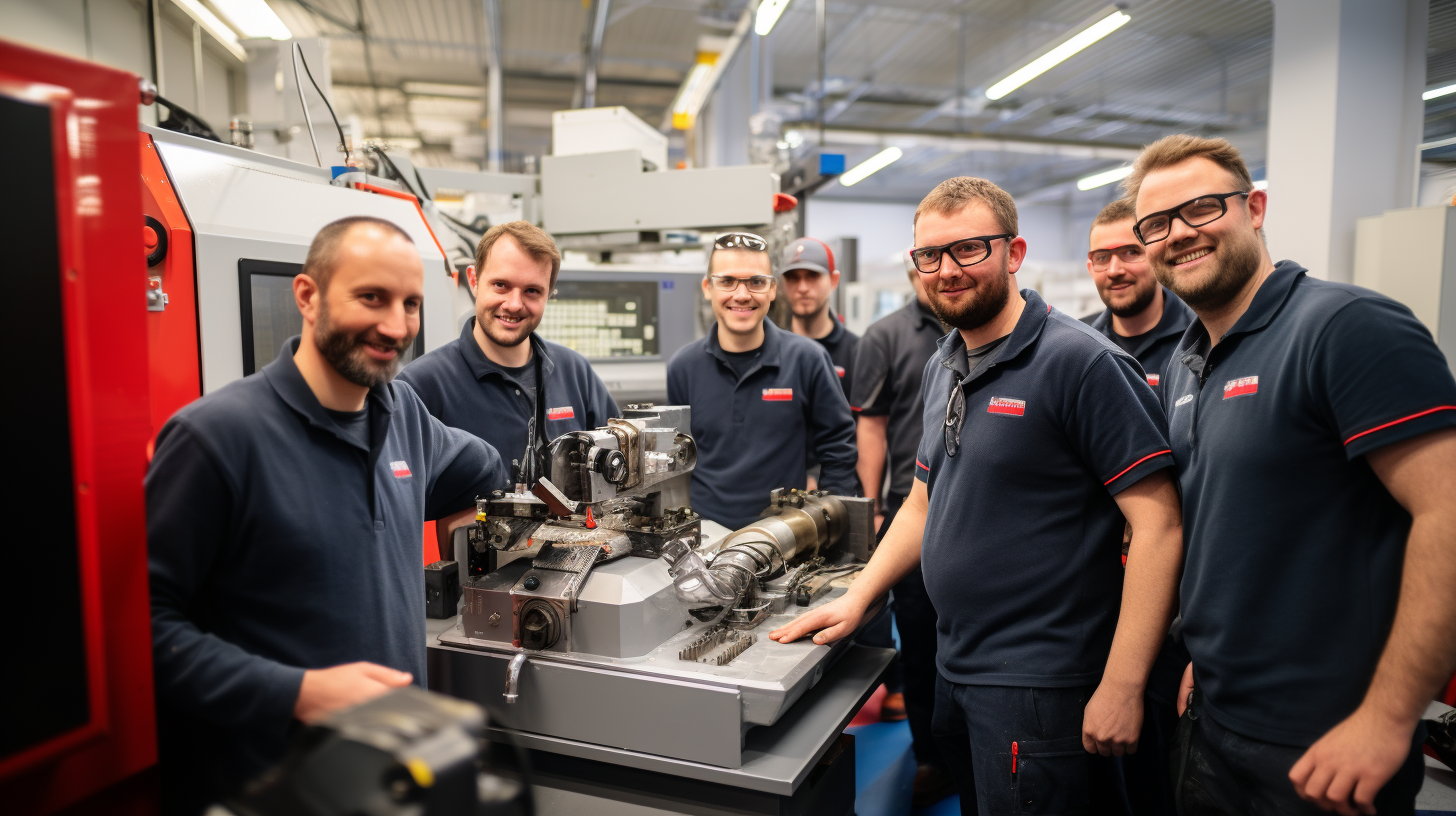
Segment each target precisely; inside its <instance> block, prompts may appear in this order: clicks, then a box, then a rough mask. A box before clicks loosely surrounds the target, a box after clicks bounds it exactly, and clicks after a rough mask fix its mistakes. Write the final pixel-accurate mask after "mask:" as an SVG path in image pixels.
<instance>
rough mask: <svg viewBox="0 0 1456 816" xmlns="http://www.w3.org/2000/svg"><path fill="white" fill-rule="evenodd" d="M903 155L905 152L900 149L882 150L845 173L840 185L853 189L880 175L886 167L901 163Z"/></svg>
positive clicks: (889, 148) (840, 179)
mask: <svg viewBox="0 0 1456 816" xmlns="http://www.w3.org/2000/svg"><path fill="white" fill-rule="evenodd" d="M903 155H905V151H903V150H901V149H900V148H898V147H887V148H885V149H884V150H881V151H880V152H878V153H876V154H875V155H873V156H870V157H869V158H868V159H865V160H864V161H862V162H860V163H859V164H856V165H855V166H854V167H851V168H850V169H849V170H847V171H845V172H844V174H843V175H841V176H840V177H839V183H840V184H842V185H844V186H845V187H853V186H854V185H856V184H859V183H860V182H861V181H864V180H865V179H867V178H869V177H870V176H871V175H873V174H875V173H878V172H879V171H881V170H884V169H885V168H886V167H889V166H890V165H892V164H894V163H895V162H897V161H899V160H900V157H901V156H903Z"/></svg>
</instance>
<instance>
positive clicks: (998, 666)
mask: <svg viewBox="0 0 1456 816" xmlns="http://www.w3.org/2000/svg"><path fill="white" fill-rule="evenodd" d="M1016 228H1017V224H1016V205H1015V203H1014V202H1012V200H1011V197H1010V196H1009V195H1007V194H1006V192H1005V191H1004V190H1002V189H1001V188H999V187H997V186H996V185H994V184H992V183H990V182H988V181H985V180H984V179H977V178H968V177H960V178H953V179H950V180H948V181H946V182H943V183H942V184H941V185H940V186H938V187H936V188H935V190H933V191H931V193H930V195H928V196H926V198H925V200H924V201H922V202H921V203H920V206H919V208H917V210H916V214H915V243H916V247H915V249H913V250H911V257H912V258H913V260H914V262H915V266H916V268H917V269H918V270H919V272H920V274H921V275H922V276H924V280H925V281H926V294H927V295H928V296H929V299H930V302H931V305H932V306H933V307H934V308H935V310H936V313H937V314H939V315H940V318H941V320H943V321H944V322H945V323H947V324H949V325H950V326H952V327H954V328H955V331H953V332H951V333H950V334H949V335H947V336H946V337H945V338H944V339H943V340H942V341H941V343H940V348H939V350H938V352H937V354H936V356H935V357H934V358H932V359H931V360H930V361H929V362H928V363H927V364H926V367H925V374H924V385H923V400H924V403H925V413H924V417H923V419H924V425H925V428H926V433H925V435H924V438H923V439H922V441H921V444H920V450H919V453H918V456H917V461H916V483H915V485H914V487H913V488H912V489H911V492H910V496H909V498H908V499H907V500H906V502H905V504H904V506H902V507H901V508H900V512H899V513H898V514H897V515H896V516H895V521H894V523H893V524H892V525H891V526H890V530H889V532H887V533H886V534H885V537H884V539H883V540H882V541H881V542H880V546H879V549H877V550H876V551H875V554H874V557H873V558H872V559H871V560H870V563H869V565H868V566H867V567H866V568H865V570H864V572H862V573H861V574H860V575H859V577H858V578H857V579H856V580H855V582H854V584H853V585H851V587H850V589H849V591H848V592H846V593H845V594H844V595H843V596H841V597H840V598H839V599H837V600H835V601H833V602H831V603H829V604H826V605H825V606H823V607H820V608H819V609H816V610H814V611H812V612H809V613H806V614H805V615H802V616H800V617H799V618H798V619H797V620H795V621H794V622H792V623H790V624H789V625H787V626H784V627H782V628H780V629H778V630H776V631H774V632H770V633H769V637H771V638H773V639H775V640H778V641H779V642H789V641H792V640H795V639H797V638H799V637H801V636H803V635H805V634H807V633H809V632H812V631H815V630H821V631H819V632H818V634H816V635H814V642H815V643H828V642H830V641H833V640H836V639H838V638H840V637H843V636H845V635H847V634H850V633H852V632H853V631H854V630H855V628H856V627H857V626H858V624H859V622H860V620H861V619H862V618H863V616H864V613H865V610H866V608H868V606H869V604H870V603H871V602H872V601H873V600H874V599H875V598H876V597H878V596H880V595H883V594H884V593H885V592H886V591H887V590H889V589H890V587H891V586H893V585H894V584H895V582H896V581H898V580H899V579H900V578H902V577H904V576H905V575H906V574H907V573H909V572H910V570H911V569H913V568H914V567H915V565H916V564H917V563H920V562H922V561H923V567H924V569H923V572H924V576H925V588H926V590H927V591H928V593H929V595H930V599H931V601H932V603H933V604H934V605H935V611H936V613H937V616H938V621H937V629H938V635H939V638H938V640H939V643H938V646H937V654H936V661H937V664H938V667H939V669H940V672H939V677H938V679H937V684H936V700H935V713H934V730H935V733H936V737H937V739H938V740H939V742H940V746H941V752H942V754H943V755H944V756H945V758H946V762H947V764H948V766H949V770H950V772H951V773H952V775H954V776H955V777H956V780H957V783H958V786H959V787H960V790H961V809H962V812H963V813H976V812H979V813H981V814H990V813H1009V812H1012V811H1020V810H1022V809H1023V808H1027V807H1030V808H1032V812H1045V813H1064V812H1065V813H1089V812H1107V811H1116V810H1117V809H1118V808H1120V806H1121V803H1120V795H1118V794H1117V792H1116V781H1115V777H1114V773H1115V770H1114V768H1113V767H1112V764H1111V761H1110V760H1107V759H1106V757H1107V756H1108V755H1121V754H1124V753H1126V752H1128V751H1133V750H1136V748H1137V740H1138V732H1139V728H1140V726H1141V720H1142V696H1143V689H1144V685H1145V683H1146V682H1147V677H1148V671H1149V669H1150V668H1151V666H1152V664H1153V659H1154V657H1155V656H1156V654H1157V652H1158V647H1159V646H1160V645H1161V643H1162V642H1163V637H1164V636H1165V635H1166V634H1167V631H1168V623H1169V621H1170V620H1171V619H1172V612H1173V604H1174V590H1175V585H1176V582H1177V574H1178V567H1179V563H1180V561H1181V557H1182V533H1181V525H1180V522H1179V515H1178V496H1177V492H1176V490H1175V489H1174V486H1173V477H1172V475H1171V474H1170V473H1169V472H1168V471H1167V468H1168V467H1170V466H1171V465H1172V456H1171V455H1170V454H1169V450H1168V443H1167V439H1166V437H1165V435H1164V433H1163V430H1162V422H1161V413H1162V412H1161V411H1160V410H1159V408H1158V404H1157V400H1156V398H1155V397H1154V396H1153V393H1152V390H1151V389H1149V388H1148V386H1147V383H1146V381H1144V380H1143V377H1142V372H1141V370H1140V369H1139V368H1138V366H1137V363H1136V362H1134V361H1133V359H1132V358H1131V357H1129V356H1127V355H1126V354H1125V353H1124V352H1122V351H1121V350H1120V349H1118V348H1117V347H1116V346H1114V345H1112V344H1111V343H1109V342H1108V341H1107V340H1106V339H1105V338H1103V337H1102V336H1101V335H1099V334H1097V333H1096V332H1094V331H1092V330H1091V329H1090V328H1089V327H1088V326H1087V325H1086V324H1084V323H1082V322H1080V321H1078V320H1076V319H1075V318H1071V317H1068V316H1067V315H1064V314H1062V313H1060V312H1057V311H1055V310H1053V309H1052V308H1051V307H1050V306H1048V305H1047V304H1046V303H1045V302H1044V301H1043V300H1042V299H1041V297H1040V296H1038V295H1037V293H1036V292H1034V291H1032V290H1030V289H1025V290H1021V291H1017V290H1016V289H1015V288H1014V287H1013V286H1012V283H1013V281H1014V276H1015V274H1016V271H1017V270H1018V269H1019V268H1020V267H1021V262H1022V259H1023V258H1024V257H1025V255H1026V241H1025V240H1023V239H1022V238H1020V237H1018V236H1017V234H1016ZM1124 517H1126V518H1127V519H1128V520H1129V521H1131V523H1132V530H1133V539H1132V546H1131V550H1130V552H1129V555H1128V559H1127V567H1126V571H1125V572H1124V569H1123V567H1122V565H1121V559H1120V550H1121V544H1122V532H1123V519H1124ZM1124 583H1126V590H1127V591H1126V592H1123V591H1122V590H1123V585H1124ZM1119 607H1120V612H1119ZM1098 754H1101V755H1102V756H1098Z"/></svg>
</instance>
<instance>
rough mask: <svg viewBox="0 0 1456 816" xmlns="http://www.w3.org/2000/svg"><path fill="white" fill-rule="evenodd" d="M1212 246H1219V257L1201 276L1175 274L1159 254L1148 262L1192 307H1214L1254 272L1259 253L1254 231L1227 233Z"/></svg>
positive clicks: (1205, 309)
mask: <svg viewBox="0 0 1456 816" xmlns="http://www.w3.org/2000/svg"><path fill="white" fill-rule="evenodd" d="M1214 249H1215V250H1216V251H1217V250H1222V255H1223V257H1222V258H1215V259H1214V260H1215V264H1216V265H1215V267H1214V268H1213V269H1210V270H1208V271H1207V272H1205V273H1204V274H1203V277H1202V280H1199V281H1192V280H1189V279H1187V278H1180V277H1178V275H1177V273H1176V272H1175V271H1174V269H1173V265H1172V264H1169V263H1166V262H1164V261H1163V260H1162V259H1161V258H1157V259H1154V260H1153V262H1152V264H1153V275H1154V276H1156V277H1157V279H1158V282H1159V283H1161V284H1163V285H1164V286H1166V287H1168V288H1169V289H1171V290H1172V291H1173V294H1175V295H1177V296H1178V297H1179V298H1181V299H1182V300H1183V302H1184V303H1187V304H1188V305H1189V306H1190V307H1192V308H1193V309H1195V310H1197V311H1200V312H1209V311H1217V310H1218V309H1220V308H1223V307H1224V306H1226V305H1228V304H1229V302H1231V301H1232V300H1233V299H1234V298H1235V297H1237V296H1238V294H1239V293H1240V292H1242V291H1243V289H1244V286H1245V285H1247V284H1248V282H1249V279H1251V278H1253V277H1254V275H1256V274H1258V272H1259V264H1260V262H1261V261H1262V260H1263V253H1262V252H1261V251H1260V250H1261V244H1260V241H1259V237H1258V234H1257V233H1253V234H1247V235H1241V236H1238V237H1233V236H1230V237H1229V238H1227V239H1225V240H1223V241H1222V242H1220V244H1219V245H1218V246H1216V247H1215V248H1214Z"/></svg>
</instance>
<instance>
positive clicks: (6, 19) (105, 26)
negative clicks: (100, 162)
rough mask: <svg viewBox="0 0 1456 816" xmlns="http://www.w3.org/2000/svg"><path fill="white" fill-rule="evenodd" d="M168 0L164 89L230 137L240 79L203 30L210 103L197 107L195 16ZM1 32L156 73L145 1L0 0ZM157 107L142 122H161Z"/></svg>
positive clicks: (205, 84) (146, 73) (41, 45)
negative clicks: (153, 68) (152, 59)
mask: <svg viewBox="0 0 1456 816" xmlns="http://www.w3.org/2000/svg"><path fill="white" fill-rule="evenodd" d="M160 1H161V2H162V9H163V17H162V83H161V86H162V94H163V95H164V96H166V97H167V98H168V99H171V100H172V101H173V102H176V103H177V104H178V105H181V106H182V107H184V108H187V109H188V110H190V111H192V112H193V113H196V114H197V115H199V116H201V117H202V118H203V120H204V121H206V122H207V123H208V124H209V125H211V126H212V128H213V130H215V131H217V132H218V135H220V136H222V137H223V138H224V139H226V138H227V129H228V121H229V120H230V119H231V118H232V117H233V116H234V115H236V114H237V113H239V107H240V105H239V101H238V100H237V93H236V90H235V89H236V84H237V76H236V72H235V71H234V68H233V66H231V65H229V64H228V62H229V61H232V58H231V57H226V58H223V57H220V56H219V55H218V52H217V48H216V47H215V46H214V45H213V44H212V43H211V42H210V39H211V35H208V34H207V33H206V32H204V33H203V41H204V47H203V51H202V86H203V93H202V104H201V106H200V107H199V106H197V104H196V96H195V95H194V94H195V79H194V76H195V74H194V71H193V68H194V66H193V61H192V21H191V19H189V18H187V17H186V15H185V14H183V13H182V12H181V11H180V10H179V9H177V8H176V6H175V5H174V4H172V3H171V2H166V1H165V0H160ZM0 21H3V27H0V37H3V38H5V39H7V40H11V41H14V42H18V43H21V44H22V45H28V46H31V47H33V48H41V49H44V50H47V51H55V52H58V53H61V54H65V55H67V56H71V57H76V58H78V59H85V60H92V61H94V62H99V63H101V64H103V65H108V66H111V67H113V68H119V69H121V70H123V71H130V72H131V73H133V74H136V75H137V76H141V77H147V78H149V79H150V78H151V75H152V68H151V56H150V55H151V51H150V45H149V42H150V38H149V37H148V33H147V31H148V25H147V9H146V3H144V2H138V0H0ZM155 112H156V109H155V108H147V109H145V110H143V111H142V113H141V116H142V121H144V122H146V123H148V124H155V123H156V113H155Z"/></svg>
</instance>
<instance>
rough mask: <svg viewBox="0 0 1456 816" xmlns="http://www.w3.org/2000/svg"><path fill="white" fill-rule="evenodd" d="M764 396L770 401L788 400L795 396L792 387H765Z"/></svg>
mask: <svg viewBox="0 0 1456 816" xmlns="http://www.w3.org/2000/svg"><path fill="white" fill-rule="evenodd" d="M763 398H764V399H765V400H767V401H769V402H788V401H790V400H792V399H793V398H794V389H792V388H765V389H763Z"/></svg>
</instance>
